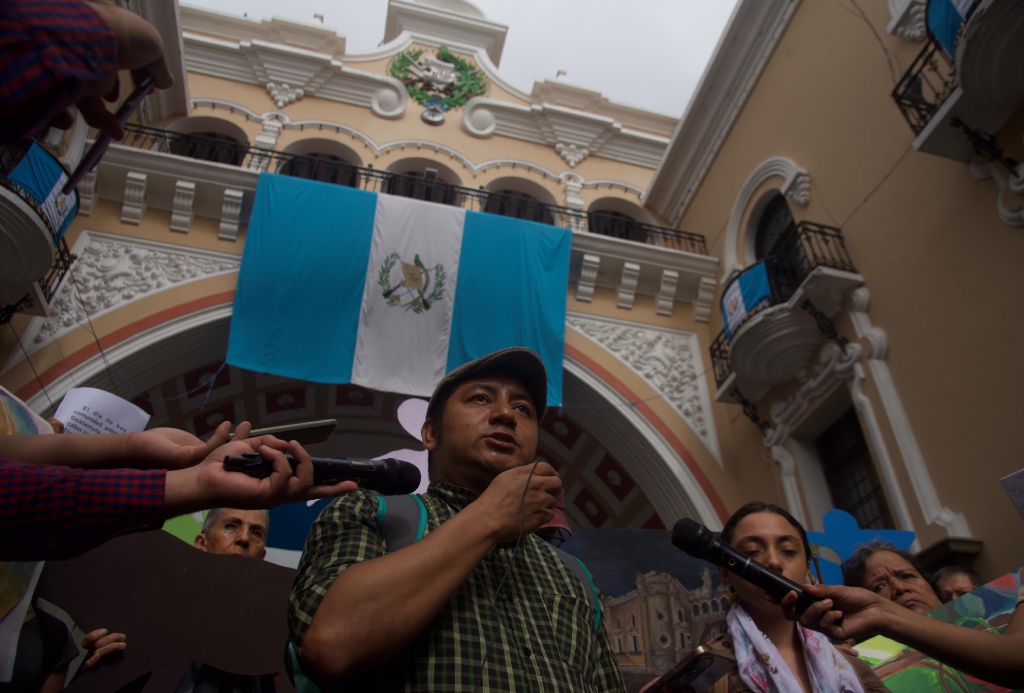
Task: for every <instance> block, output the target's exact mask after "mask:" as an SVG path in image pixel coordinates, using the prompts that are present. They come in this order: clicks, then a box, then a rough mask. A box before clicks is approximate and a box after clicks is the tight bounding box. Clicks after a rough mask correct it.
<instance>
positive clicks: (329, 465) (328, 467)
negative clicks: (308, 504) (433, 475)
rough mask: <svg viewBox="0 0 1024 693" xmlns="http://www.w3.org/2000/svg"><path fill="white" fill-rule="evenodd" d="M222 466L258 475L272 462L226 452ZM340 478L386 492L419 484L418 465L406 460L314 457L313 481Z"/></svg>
mask: <svg viewBox="0 0 1024 693" xmlns="http://www.w3.org/2000/svg"><path fill="white" fill-rule="evenodd" d="M285 457H286V458H288V461H289V462H290V463H291V465H292V469H295V466H296V465H297V464H298V462H297V461H296V460H295V458H294V457H292V456H291V455H285ZM224 469H226V470H228V471H229V472H242V473H243V474H248V475H249V476H254V477H256V478H257V479H265V478H266V477H268V476H270V473H271V472H272V471H273V469H274V466H273V465H272V464H271V462H270V460H265V459H263V458H262V457H260V454H259V453H258V452H247V453H245V454H244V455H228V456H227V457H225V458H224ZM339 481H354V482H356V484H358V485H359V486H361V487H363V488H365V489H369V490H371V491H377V492H378V493H383V494H384V495H387V496H394V495H399V494H403V493H412V492H413V491H415V490H416V489H417V487H419V485H420V470H419V468H418V467H417V466H416V465H414V464H410V463H408V462H403V461H402V460H396V459H392V458H390V457H389V458H387V459H383V460H361V459H357V458H355V457H339V458H336V459H327V458H323V457H314V458H313V485H314V486H320V485H324V484H336V483H338V482H339Z"/></svg>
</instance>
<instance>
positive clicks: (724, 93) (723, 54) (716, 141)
mask: <svg viewBox="0 0 1024 693" xmlns="http://www.w3.org/2000/svg"><path fill="white" fill-rule="evenodd" d="M799 5H800V0H742V1H741V3H740V4H739V5H738V6H737V8H736V10H735V12H734V13H733V17H732V20H731V21H730V22H729V26H728V27H727V28H726V30H725V34H723V36H722V38H721V39H720V40H719V42H718V47H717V48H716V49H715V54H714V57H712V59H711V62H710V63H709V64H708V67H707V68H706V69H705V70H704V76H703V77H701V81H700V84H699V86H698V87H697V91H696V92H695V93H694V96H693V98H692V99H691V100H690V104H689V105H688V106H687V108H686V112H685V113H684V114H683V118H682V119H681V120H680V121H679V125H678V126H677V127H676V130H675V133H674V134H673V135H672V141H671V142H670V144H669V146H668V149H667V150H666V153H665V157H664V158H663V159H662V161H661V164H660V166H659V167H658V170H657V172H656V173H655V175H654V178H653V179H652V181H651V184H650V186H649V187H648V189H647V195H646V198H647V203H648V206H649V207H650V208H651V209H653V210H654V211H655V212H656V213H657V214H659V215H660V216H661V217H662V218H663V219H669V220H670V223H671V225H673V226H675V225H676V224H678V223H679V220H680V219H681V218H682V216H683V214H684V213H685V212H686V208H687V206H688V205H689V204H690V201H691V200H692V199H693V196H694V195H695V194H696V192H697V189H698V188H699V187H700V185H701V183H702V182H703V180H704V176H705V175H706V174H707V172H708V169H710V167H711V164H712V163H713V162H714V159H715V157H716V156H717V155H718V151H719V149H720V148H721V146H722V143H723V142H724V141H725V137H726V135H728V133H729V130H730V129H731V128H732V126H733V123H734V122H735V121H736V118H737V117H738V116H739V114H740V111H741V109H742V108H743V105H744V104H745V103H746V101H747V98H748V97H749V96H750V93H751V92H752V91H753V89H754V87H755V86H756V84H757V81H758V79H760V77H761V73H762V72H763V71H764V67H765V65H766V64H767V62H768V58H769V57H771V54H772V52H773V51H774V50H775V46H776V45H777V44H778V42H779V39H780V38H781V37H782V34H783V33H784V32H785V30H786V27H787V26H789V22H790V19H792V17H793V14H794V13H795V12H796V10H797V8H798V7H799Z"/></svg>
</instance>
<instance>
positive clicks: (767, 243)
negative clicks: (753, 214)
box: [754, 195, 796, 260]
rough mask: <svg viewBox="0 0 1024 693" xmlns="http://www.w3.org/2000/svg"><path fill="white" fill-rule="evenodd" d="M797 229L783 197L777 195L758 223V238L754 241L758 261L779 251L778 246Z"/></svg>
mask: <svg viewBox="0 0 1024 693" xmlns="http://www.w3.org/2000/svg"><path fill="white" fill-rule="evenodd" d="M795 228H796V225H795V224H794V223H793V215H792V214H791V213H790V211H789V205H788V204H786V198H785V196H783V195H776V196H775V197H773V198H772V200H771V202H769V203H768V206H767V207H765V210H764V213H762V214H761V219H760V220H759V221H758V223H757V236H756V237H755V240H754V252H755V254H756V256H757V259H758V260H761V259H764V258H766V257H768V256H769V255H772V254H774V253H775V252H776V251H777V248H776V246H777V245H778V244H779V242H780V241H781V240H782V239H783V238H785V237H786V236H787V235H788V234H789V233H791V232H792V231H793V230H794V229H795Z"/></svg>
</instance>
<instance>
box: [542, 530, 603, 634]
mask: <svg viewBox="0 0 1024 693" xmlns="http://www.w3.org/2000/svg"><path fill="white" fill-rule="evenodd" d="M544 543H545V544H547V542H544ZM548 546H549V547H550V548H551V550H552V551H554V552H555V554H556V555H557V556H558V557H559V558H561V559H562V563H565V567H566V568H568V569H569V570H571V571H572V574H573V575H575V576H576V578H577V579H578V580H579V581H580V582H582V583H583V591H584V592H586V593H587V601H588V602H590V609H591V610H592V611H593V612H594V630H595V631H596V630H600V629H601V599H600V597H598V594H597V585H595V584H594V576H593V575H591V574H590V571H589V570H587V566H585V565H583V561H581V560H580V559H578V558H576V557H575V556H573V555H572V554H570V553H566V552H565V551H562V550H561V549H560V548H558V547H557V546H552V545H551V544H548Z"/></svg>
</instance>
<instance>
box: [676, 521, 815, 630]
mask: <svg viewBox="0 0 1024 693" xmlns="http://www.w3.org/2000/svg"><path fill="white" fill-rule="evenodd" d="M672 543H673V544H675V545H676V548H679V549H682V550H683V551H685V552H686V553H688V554H690V555H691V556H693V557H694V558H702V559H704V560H705V561H709V562H711V563H714V564H715V565H717V566H720V567H722V568H725V569H726V570H728V571H729V572H730V573H734V574H736V575H738V576H740V577H741V578H743V579H744V580H746V581H747V582H750V583H752V584H754V585H757V586H758V587H760V588H761V589H763V590H764V591H765V592H767V593H768V594H770V595H771V596H773V597H775V599H777V600H779V601H782V598H783V597H785V596H786V595H787V594H789V593H790V592H796V593H797V595H798V597H797V600H796V615H797V618H799V617H800V616H801V615H803V613H804V611H806V610H807V607H809V606H810V605H811V604H813V603H814V602H815V601H816V600H815V599H812V598H811V597H810V596H808V595H807V594H804V588H803V587H801V586H800V585H798V584H796V583H795V582H793V581H792V580H790V579H789V578H786V577H783V576H782V575H779V574H778V573H776V572H775V571H774V570H771V569H770V568H765V567H764V566H763V565H761V564H760V563H758V562H757V561H755V560H754V559H753V558H750V557H749V556H744V555H743V554H742V553H740V552H739V551H737V550H736V549H734V548H733V547H731V546H729V545H728V544H726V543H725V542H724V541H722V540H721V539H719V538H718V536H717V535H716V534H715V533H714V532H712V531H711V530H710V529H708V528H707V527H705V526H704V525H702V524H701V523H699V522H696V521H695V520H691V519H690V518H688V517H684V518H683V519H681V520H680V521H679V522H677V523H676V524H675V526H674V527H673V528H672Z"/></svg>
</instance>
